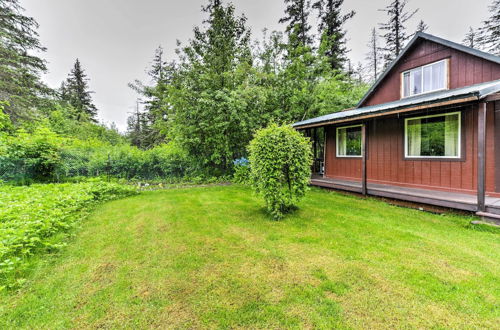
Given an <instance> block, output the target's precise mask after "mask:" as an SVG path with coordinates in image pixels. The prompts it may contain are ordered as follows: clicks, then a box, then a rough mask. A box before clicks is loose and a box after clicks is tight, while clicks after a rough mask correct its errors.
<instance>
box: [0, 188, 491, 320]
mask: <svg viewBox="0 0 500 330" xmlns="http://www.w3.org/2000/svg"><path fill="white" fill-rule="evenodd" d="M469 221H470V218H467V217H460V216H452V215H446V216H441V215H435V214H430V213H425V212H420V211H416V210H411V209H405V208H400V207H396V206H390V205H388V204H385V203H383V202H381V201H378V200H374V199H362V198H358V197H355V196H345V195H342V194H339V193H334V192H327V191H323V190H317V189H313V190H312V191H311V192H309V193H308V195H307V198H305V199H304V201H303V202H302V203H301V205H300V210H298V211H297V212H295V213H294V214H293V215H291V216H288V217H287V218H285V220H283V221H280V222H275V221H271V220H269V218H268V217H267V215H266V214H265V211H264V209H263V204H262V202H261V200H260V199H259V198H257V197H255V196H253V195H252V193H251V191H250V190H249V189H247V188H244V187H240V186H225V187H205V188H186V189H177V190H164V191H156V192H146V193H143V194H141V195H139V196H134V197H129V198H126V199H122V200H118V201H113V202H110V203H107V204H105V205H102V206H100V207H98V208H97V209H96V211H95V212H93V213H92V215H91V216H90V217H89V218H88V219H87V220H85V221H84V222H83V224H82V226H81V228H79V229H78V230H77V232H76V237H75V238H74V239H73V240H72V241H71V242H70V244H69V246H68V247H67V248H65V249H64V250H63V252H61V253H60V254H59V255H58V256H55V257H50V258H48V259H46V261H44V262H40V263H39V264H38V266H37V267H36V269H35V270H34V271H33V274H32V276H31V277H30V278H29V280H28V282H27V284H26V285H25V286H24V288H23V289H21V290H20V291H18V292H12V291H10V292H9V291H6V292H3V293H0V328H13V327H24V328H40V327H43V328H66V327H75V328H87V327H91V328H97V327H105V328H109V327H111V328H115V327H120V328H122V327H126V328H136V327H141V328H144V327H161V328H164V327H169V328H202V327H210V328H237V327H242V328H288V327H305V328H312V327H315V328H334V327H337V328H361V327H363V328H388V327H398V328H399V327H415V328H429V327H437V328H450V327H455V328H456V327H459V328H463V327H481V328H485V327H489V328H493V327H495V326H498V324H500V233H499V232H495V231H493V232H486V231H485V232H483V231H478V230H473V229H470V228H468V225H467V224H468V222H469Z"/></svg>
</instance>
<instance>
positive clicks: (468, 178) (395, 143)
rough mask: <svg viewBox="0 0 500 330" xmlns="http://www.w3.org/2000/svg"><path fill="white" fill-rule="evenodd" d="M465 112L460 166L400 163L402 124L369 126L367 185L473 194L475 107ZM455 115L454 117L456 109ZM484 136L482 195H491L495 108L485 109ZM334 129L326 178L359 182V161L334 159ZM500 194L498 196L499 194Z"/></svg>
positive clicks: (329, 141) (396, 121)
mask: <svg viewBox="0 0 500 330" xmlns="http://www.w3.org/2000/svg"><path fill="white" fill-rule="evenodd" d="M458 110H461V111H464V116H463V122H462V125H463V127H464V134H463V136H462V143H463V144H465V146H464V148H463V149H462V150H463V152H465V155H464V159H463V160H462V161H449V160H406V159H404V141H403V140H404V127H403V122H404V119H403V118H397V117H391V118H380V119H374V120H371V121H369V122H368V141H367V142H368V147H367V151H368V159H367V180H368V182H372V183H382V184H395V185H401V186H408V187H416V188H425V189H439V190H448V191H456V192H467V193H474V192H475V191H476V189H477V107H476V106H473V107H467V108H460V109H458ZM453 111H457V109H454V110H453ZM487 111H488V112H487V117H486V123H487V131H486V134H487V135H486V139H487V144H486V191H487V192H489V193H493V192H495V156H494V155H495V136H494V127H495V126H494V123H495V117H494V103H488V110H487ZM335 148H336V146H335V127H334V126H330V127H328V129H327V144H326V155H325V156H326V158H325V159H326V169H325V175H326V176H327V177H330V178H339V179H350V180H361V158H338V157H336V153H335ZM499 192H500V191H499Z"/></svg>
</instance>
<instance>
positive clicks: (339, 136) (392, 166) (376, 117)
mask: <svg viewBox="0 0 500 330" xmlns="http://www.w3.org/2000/svg"><path fill="white" fill-rule="evenodd" d="M294 127H295V128H297V129H299V130H305V131H306V134H307V135H309V136H311V137H313V140H314V141H315V142H314V144H315V154H316V158H317V159H316V160H317V162H316V163H315V164H316V166H315V169H316V171H317V173H315V175H314V176H313V178H312V179H311V184H313V185H317V186H324V187H330V188H337V189H343V190H349V191H355V192H360V193H363V194H369V195H376V196H383V197H389V198H396V199H401V200H408V201H413V202H419V203H426V204H433V205H439V206H445V207H452V208H457V209H463V210H469V211H476V212H479V213H478V214H479V215H483V216H489V217H493V218H494V217H498V218H500V57H499V56H495V55H491V54H487V53H484V52H481V51H478V50H476V49H472V48H469V47H465V46H463V45H460V44H456V43H454V42H450V41H448V40H444V39H441V38H438V37H435V36H432V35H429V34H425V33H417V34H416V36H415V37H414V38H413V39H412V40H411V41H410V42H409V44H408V45H407V46H406V48H405V49H404V50H403V51H402V53H401V54H400V55H399V56H398V58H396V59H395V60H394V61H393V63H392V64H391V65H390V66H389V67H388V68H387V69H386V70H385V72H384V73H383V74H382V75H381V76H380V78H379V79H378V80H377V81H376V82H375V83H374V85H373V86H372V87H371V88H370V90H369V91H368V92H367V93H366V95H365V96H364V97H363V99H362V100H361V101H360V102H359V104H358V105H357V107H356V108H354V109H349V110H346V111H341V112H336V113H332V114H329V115H326V116H321V117H317V118H312V119H308V120H304V121H301V122H298V123H295V124H294Z"/></svg>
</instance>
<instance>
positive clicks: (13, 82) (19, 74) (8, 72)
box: [0, 0, 50, 122]
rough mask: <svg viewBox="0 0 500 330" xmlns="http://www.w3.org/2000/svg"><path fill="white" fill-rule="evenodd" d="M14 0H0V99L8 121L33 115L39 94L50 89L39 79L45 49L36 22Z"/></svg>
mask: <svg viewBox="0 0 500 330" xmlns="http://www.w3.org/2000/svg"><path fill="white" fill-rule="evenodd" d="M23 11H24V9H23V8H22V7H21V6H20V5H19V1H18V0H0V101H7V103H8V105H6V106H5V112H6V113H7V114H8V115H9V116H10V117H11V119H12V121H14V122H18V121H19V120H23V119H29V118H31V117H32V116H34V115H36V113H35V107H36V106H37V105H38V104H39V102H40V99H41V96H44V95H46V94H48V93H49V92H50V90H49V89H48V88H47V87H46V86H45V85H44V84H43V83H42V82H41V80H40V74H41V73H43V72H45V71H46V66H45V61H44V60H43V59H41V58H40V57H38V56H37V54H38V53H40V52H43V51H45V48H44V47H43V46H42V45H41V44H40V41H39V39H38V32H37V31H36V30H37V28H38V23H37V22H36V21H35V20H34V19H33V18H31V17H27V16H25V15H24V14H23Z"/></svg>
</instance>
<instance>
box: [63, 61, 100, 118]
mask: <svg viewBox="0 0 500 330" xmlns="http://www.w3.org/2000/svg"><path fill="white" fill-rule="evenodd" d="M88 81H89V79H88V78H87V75H86V74H85V71H84V70H83V68H82V66H81V64H80V61H79V60H78V59H76V61H75V64H74V66H73V68H72V69H71V72H70V73H69V75H68V78H67V79H66V82H63V83H62V85H61V90H60V91H59V92H60V97H61V99H62V100H63V101H66V102H68V103H69V104H70V105H71V106H72V107H73V108H74V110H75V111H76V114H75V116H76V119H77V120H91V121H93V122H97V118H96V117H97V108H96V106H95V105H94V103H93V101H92V93H94V92H92V91H90V90H89V85H88Z"/></svg>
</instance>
